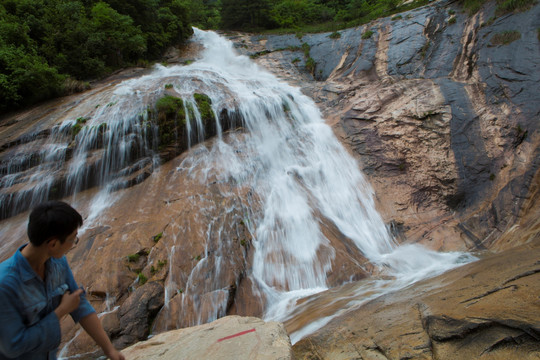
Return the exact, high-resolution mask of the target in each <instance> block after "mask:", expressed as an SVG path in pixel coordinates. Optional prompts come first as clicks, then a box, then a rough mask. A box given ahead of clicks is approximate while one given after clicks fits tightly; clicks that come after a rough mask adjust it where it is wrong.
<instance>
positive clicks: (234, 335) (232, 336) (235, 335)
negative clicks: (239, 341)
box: [218, 329, 255, 342]
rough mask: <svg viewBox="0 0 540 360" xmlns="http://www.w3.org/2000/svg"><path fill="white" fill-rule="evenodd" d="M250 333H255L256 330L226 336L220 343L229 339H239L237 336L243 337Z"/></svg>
mask: <svg viewBox="0 0 540 360" xmlns="http://www.w3.org/2000/svg"><path fill="white" fill-rule="evenodd" d="M250 332H255V329H251V330H246V331H242V332H239V333H237V334H233V335H229V336H225V337H224V338H221V339H219V340H218V342H220V341H223V340H229V339H232V338H234V337H237V336H242V335H245V334H248V333H250Z"/></svg>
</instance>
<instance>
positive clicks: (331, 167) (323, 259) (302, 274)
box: [1, 29, 474, 342]
mask: <svg viewBox="0 0 540 360" xmlns="http://www.w3.org/2000/svg"><path fill="white" fill-rule="evenodd" d="M194 41H197V42H200V43H202V44H203V46H204V48H205V50H204V52H203V54H202V57H201V58H200V59H198V60H197V61H195V62H193V63H191V64H189V65H185V66H180V65H175V66H168V67H163V66H160V65H157V66H156V68H155V69H154V70H153V71H152V72H151V73H150V74H148V75H145V76H142V77H140V78H137V79H131V80H126V81H123V82H122V83H120V84H119V85H117V86H115V87H114V89H112V90H111V91H109V92H104V93H98V94H94V95H92V97H91V98H89V99H83V100H82V101H81V103H80V105H79V106H78V107H76V108H75V109H73V110H71V111H69V112H67V113H66V114H65V115H64V118H65V119H64V121H63V122H60V125H57V126H56V127H54V130H53V133H52V134H51V135H50V136H49V138H48V140H44V141H43V148H42V150H40V151H41V152H43V155H42V159H44V160H43V164H42V165H40V166H38V167H35V168H34V171H35V172H33V173H32V174H29V173H27V172H25V173H24V174H22V175H21V174H19V175H14V171H12V170H9V169H8V170H6V171H7V174H8V175H6V176H3V178H2V180H1V181H2V182H4V183H7V182H12V183H17V182H18V183H23V182H25V181H26V182H27V183H28V184H29V185H28V191H27V192H28V193H31V195H28V194H27V192H24V193H25V194H26V195H25V196H24V199H26V200H25V201H28V199H35V200H31V201H32V202H38V201H39V200H42V199H43V198H46V197H47V196H48V195H47V194H48V192H50V191H51V189H53V188H54V181H53V180H52V178H53V175H54V174H57V173H58V172H62V173H65V175H62V176H63V178H65V179H67V181H66V184H67V186H65V187H67V188H69V189H70V190H69V191H68V190H65V191H66V193H67V194H75V195H74V199H75V200H76V198H77V195H76V194H77V192H78V191H79V189H82V188H84V187H85V182H88V181H89V178H90V175H91V176H92V178H93V179H94V180H93V182H94V183H95V185H97V186H100V187H101V188H102V189H103V190H102V193H101V195H99V196H101V197H103V194H104V193H105V194H106V193H107V192H109V191H110V190H111V189H113V188H115V186H118V181H119V180H118V179H121V176H123V175H125V173H126V172H129V171H132V172H136V171H137V170H138V169H141V168H143V167H145V166H150V167H156V166H158V165H159V164H158V159H157V156H156V153H155V144H152V143H151V142H149V141H148V140H145V139H148V136H147V134H146V132H148V131H155V129H154V128H151V127H150V128H145V127H144V126H140V124H141V118H144V117H145V116H146V115H145V111H146V108H147V106H148V104H151V103H153V102H155V100H156V99H157V98H159V97H160V96H162V95H163V92H164V90H163V89H164V87H165V85H167V86H170V85H172V87H173V88H174V90H175V92H176V93H177V94H179V95H180V96H181V97H182V98H183V99H184V101H185V103H188V104H189V103H191V104H195V101H194V99H193V93H194V92H199V93H204V94H206V95H208V96H209V97H210V98H211V100H212V108H213V111H214V112H215V113H216V114H218V112H219V111H221V110H222V109H228V111H229V112H230V113H233V112H235V113H237V114H239V115H240V118H241V119H242V123H243V124H242V125H243V127H244V129H245V131H243V132H242V133H239V134H237V135H235V134H232V135H231V136H232V138H233V141H227V142H226V141H222V140H221V139H222V136H223V134H222V132H221V129H220V128H219V124H218V140H217V141H215V142H214V146H213V147H212V148H211V149H209V151H207V152H205V153H204V154H202V155H201V154H200V153H197V154H190V155H189V156H188V157H187V158H186V160H185V161H184V164H183V166H185V167H186V168H189V166H190V164H194V163H197V164H198V166H200V164H201V163H202V164H203V168H204V171H198V172H193V173H192V175H191V176H194V177H200V179H201V181H205V178H206V177H208V176H210V175H212V176H215V177H217V178H219V179H228V181H231V179H232V180H234V182H236V183H238V184H242V185H243V186H244V187H246V188H250V189H252V191H253V192H254V193H255V194H256V195H257V196H256V199H257V200H254V201H256V204H253V205H254V207H253V209H257V210H253V211H252V212H251V213H250V214H249V216H248V217H249V219H248V220H249V221H248V226H249V230H250V231H251V233H252V234H253V238H254V240H253V246H254V257H253V267H252V269H250V270H251V271H250V273H249V276H250V277H251V279H252V280H253V282H254V283H255V284H256V285H257V286H258V288H259V289H260V291H261V296H263V297H264V299H265V300H266V301H265V304H266V308H265V310H264V317H265V319H267V320H278V321H284V322H287V321H289V322H290V321H294V318H295V317H301V316H302V312H303V311H313V306H314V305H313V304H314V303H316V297H314V294H318V293H321V292H322V291H324V290H327V289H328V288H329V284H328V275H329V274H330V273H331V272H332V270H333V269H332V261H333V259H334V258H335V256H336V251H335V249H334V247H333V246H332V244H331V241H330V240H329V239H328V238H327V237H326V236H325V235H324V233H323V230H322V228H321V223H322V222H330V223H332V224H333V225H334V226H335V227H336V228H337V229H338V230H339V232H340V233H341V234H342V235H343V236H344V237H345V238H347V239H348V240H349V241H351V242H352V243H353V244H354V247H355V249H354V251H355V252H358V253H359V254H361V255H362V256H363V257H365V258H366V259H367V260H368V261H369V262H370V263H371V264H373V265H374V266H375V267H376V268H378V269H380V271H381V273H384V275H385V276H384V278H380V279H376V280H370V281H365V282H362V283H359V284H358V286H356V287H354V289H352V290H351V291H350V292H349V293H348V295H347V296H344V297H343V298H341V299H340V301H341V302H340V305H339V307H332V306H330V305H327V306H328V309H331V311H326V312H325V311H323V310H322V306H323V305H320V307H319V308H317V309H316V311H321V315H320V316H319V318H318V319H317V320H316V321H309V322H307V323H303V324H302V325H301V326H297V327H296V328H295V331H294V332H293V333H292V334H291V338H292V341H293V342H296V341H298V340H299V339H301V338H302V337H304V336H305V335H307V334H309V333H311V332H313V331H315V330H317V329H318V328H320V327H321V326H324V325H325V324H326V323H328V321H330V320H331V319H332V318H334V317H335V316H337V315H339V314H342V313H344V312H346V311H348V310H350V309H351V308H354V307H355V306H358V305H360V304H361V303H363V302H365V301H366V300H368V299H371V298H373V297H376V296H379V295H381V294H384V293H385V292H389V291H395V290H398V289H400V288H403V287H405V286H408V285H410V284H412V283H414V282H416V281H418V280H420V279H424V278H427V277H430V276H434V275H437V274H440V273H442V272H444V271H446V270H448V269H451V268H453V267H456V266H459V265H461V264H464V263H466V262H470V261H473V260H474V257H472V256H471V255H468V254H463V253H436V252H433V251H429V250H427V249H425V248H423V247H421V246H418V245H404V246H398V244H397V243H396V241H395V240H394V239H393V238H392V236H391V235H390V233H389V231H388V228H387V226H386V225H385V223H384V221H383V219H382V217H381V216H380V214H378V212H377V211H376V209H375V203H374V194H373V190H372V189H371V187H370V185H369V183H368V182H367V181H366V179H365V178H364V176H363V174H362V173H361V171H360V170H359V167H358V164H357V163H356V161H355V160H354V159H353V158H352V157H351V156H350V155H349V154H348V153H347V151H346V150H345V149H344V148H343V146H342V145H341V144H340V143H339V141H338V140H337V138H336V137H335V135H334V134H333V132H332V130H331V128H330V127H329V126H328V125H326V124H325V122H324V119H323V118H322V117H321V114H320V112H319V110H318V109H317V106H316V105H315V103H314V102H313V101H312V100H311V99H310V98H308V97H307V96H305V95H303V94H302V93H301V92H300V90H299V89H298V88H295V87H292V86H289V85H288V84H286V83H284V82H281V81H279V80H278V79H277V78H276V77H275V76H273V75H272V74H270V73H269V72H267V71H265V70H263V69H261V68H260V67H259V66H257V65H256V64H255V63H254V62H253V61H252V60H250V59H249V58H248V57H246V56H242V55H239V54H237V53H236V52H235V50H234V48H233V45H232V43H231V42H229V41H228V40H226V39H224V38H222V37H220V36H218V35H217V34H216V33H213V32H204V31H200V30H197V29H195V35H194ZM195 108H196V107H195ZM192 116H195V119H194V121H188V122H187V126H188V129H187V130H188V132H189V133H190V134H192V133H193V134H195V135H194V136H190V137H189V138H190V139H196V140H197V142H199V141H201V140H202V139H204V134H203V125H202V124H201V121H200V114H199V113H198V112H197V111H195V112H194V113H193V115H192ZM79 118H83V119H87V120H84V121H85V122H84V126H83V127H82V130H81V131H80V132H79V133H78V134H77V135H76V140H77V141H76V143H77V146H76V147H75V148H74V149H69V146H68V143H69V141H71V139H69V141H68V140H66V136H67V135H66V129H67V128H68V127H69V128H72V127H73V126H75V125H76V123H77V121H79V122H82V121H83V120H74V119H79ZM143 120H144V119H143ZM102 124H106V125H102ZM193 124H195V125H193ZM99 139H102V140H99ZM100 141H103V142H104V143H105V144H106V146H102V144H100V145H97V143H98V142H100ZM99 146H102V149H103V150H101V151H100V152H98V153H97V155H93V156H94V157H95V158H94V159H91V160H92V161H93V164H94V165H93V166H91V167H89V166H88V163H89V159H88V154H87V152H88V151H89V150H90V149H96V148H97V147H99ZM68 151H72V152H73V153H72V156H71V157H70V159H69V161H68V160H65V164H63V161H64V159H66V154H67V152H68ZM48 157H50V159H49V158H48ZM13 161H14V162H13V164H11V165H9V166H11V169H15V168H17V169H19V168H20V167H21V163H22V162H23V160H21V159H19V158H16V157H15V158H14V160H13ZM17 161H18V162H17ZM134 163H135V164H138V165H137V166H135V167H134V165H133V164H134ZM204 164H207V165H206V167H205V166H204ZM43 174H47V176H44V175H43ZM30 182H31V183H32V184H33V185H32V184H30ZM31 189H32V190H31ZM3 196H4V197H3V198H2V208H3V210H5V206H6V204H8V200H7V197H8V195H6V194H4V195H3ZM9 196H11V198H10V199H11V200H9V201H11V202H9V204H14V202H13V201H14V200H13V199H12V198H13V196H12V195H9ZM105 197H106V196H105ZM21 201H22V200H21ZM95 203H96V204H98V205H96V208H97V209H99V211H102V210H103V209H102V207H100V206H99V204H102V203H103V202H101V201H100V200H99V199H98V200H96V201H95ZM250 205H251V204H245V206H250ZM96 219H99V215H97V213H96V214H90V215H89V218H88V220H87V223H91V222H92V221H97V220H96ZM171 252H173V253H174V248H173V249H171ZM358 266H359V267H361V264H359V265H358ZM166 285H167V286H168V289H167V291H166V297H170V295H168V294H170V293H171V292H172V291H175V290H176V289H174V286H175V284H174V281H172V280H170V281H169V282H168V284H166ZM303 298H306V299H309V300H308V301H304V302H302V305H299V304H298V300H300V299H303ZM166 300H168V299H166ZM337 300H338V299H333V301H332V303H334V304H335V303H336V301H337ZM321 304H322V303H321ZM325 306H326V305H325Z"/></svg>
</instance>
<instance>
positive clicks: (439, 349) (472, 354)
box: [293, 240, 540, 360]
mask: <svg viewBox="0 0 540 360" xmlns="http://www.w3.org/2000/svg"><path fill="white" fill-rule="evenodd" d="M538 259H540V240H536V241H534V242H532V243H530V244H528V245H523V246H521V247H518V248H515V249H512V250H508V251H507V252H505V253H504V254H497V255H492V256H489V257H486V258H484V259H481V260H479V261H477V262H474V263H471V264H468V265H465V266H463V267H461V268H457V269H455V270H451V271H449V272H447V273H445V274H443V275H440V276H438V277H436V278H432V279H429V280H425V281H422V282H419V283H416V284H414V285H412V286H410V287H409V288H407V289H405V290H402V291H400V292H397V293H391V294H388V295H385V296H382V297H379V298H377V299H375V300H373V301H371V302H368V303H367V304H365V305H363V306H361V307H360V308H359V309H357V310H354V311H351V312H349V313H347V314H345V315H343V316H340V317H339V318H337V319H334V320H333V321H332V322H331V323H330V324H329V325H327V326H326V327H325V328H324V329H322V330H320V331H318V332H316V333H315V334H313V335H311V336H308V337H306V338H304V339H302V340H301V341H299V342H298V343H296V344H295V345H294V346H293V352H294V355H295V357H296V358H298V359H332V360H340V359H353V358H361V359H379V358H380V359H403V358H408V359H483V358H486V359H538V357H539V356H540V336H539V334H540V303H539V301H538V294H539V293H540V261H539V260H538ZM334 296H336V297H339V294H334Z"/></svg>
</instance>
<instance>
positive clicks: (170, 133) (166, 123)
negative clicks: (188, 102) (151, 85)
mask: <svg viewBox="0 0 540 360" xmlns="http://www.w3.org/2000/svg"><path fill="white" fill-rule="evenodd" d="M156 112H157V116H155V115H154V114H153V113H152V111H149V115H151V116H152V115H154V116H155V119H156V121H157V125H158V129H159V130H158V135H159V146H160V147H163V146H168V145H171V144H173V143H176V142H177V141H178V140H179V139H181V138H182V136H181V134H183V132H184V127H185V125H186V112H185V110H184V102H183V101H182V99H180V98H177V97H174V96H171V95H166V96H164V97H162V98H161V99H159V100H158V101H157V102H156Z"/></svg>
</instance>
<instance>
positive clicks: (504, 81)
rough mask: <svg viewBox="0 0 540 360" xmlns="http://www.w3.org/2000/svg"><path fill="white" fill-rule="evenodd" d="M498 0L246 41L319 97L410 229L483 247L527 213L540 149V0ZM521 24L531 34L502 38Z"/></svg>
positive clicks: (435, 239)
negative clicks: (509, 5) (310, 63)
mask: <svg viewBox="0 0 540 360" xmlns="http://www.w3.org/2000/svg"><path fill="white" fill-rule="evenodd" d="M495 6H496V4H495V3H488V4H487V5H486V6H485V8H484V9H482V10H481V11H480V12H479V13H477V14H476V15H474V16H469V15H467V14H466V13H464V12H463V10H462V8H461V7H460V5H459V4H458V3H456V2H453V1H438V2H435V3H433V4H431V5H429V6H426V7H423V8H419V9H416V10H412V11H409V12H406V13H403V14H400V16H398V17H392V18H385V19H381V20H378V21H375V22H372V23H370V24H368V25H365V26H361V27H358V28H354V29H347V30H343V31H340V34H341V37H340V38H338V39H331V38H329V34H312V35H305V36H303V37H302V38H301V39H299V38H297V37H296V36H294V35H283V36H267V37H264V36H263V37H261V36H253V37H248V36H245V35H244V36H240V37H237V38H236V41H237V43H238V44H239V46H238V48H239V50H240V51H244V52H246V54H256V55H257V56H256V61H258V62H259V64H261V65H262V66H264V67H266V68H267V69H269V70H270V71H274V72H275V73H276V74H277V75H278V76H281V77H282V78H284V79H287V80H288V81H290V82H292V83H295V84H297V85H299V86H301V87H302V88H303V90H304V91H305V92H306V93H308V94H309V95H311V96H312V97H313V98H314V99H316V101H317V102H318V103H319V105H320V107H321V109H322V111H323V113H324V114H325V116H326V118H327V119H328V122H329V123H331V124H332V125H333V127H334V130H335V132H336V133H337V134H339V135H340V136H341V138H342V139H343V142H344V143H345V144H348V146H349V148H350V149H351V152H352V153H353V154H354V155H355V156H356V157H357V158H358V160H359V162H360V163H361V166H362V168H363V170H364V171H365V172H366V173H367V174H368V176H369V177H370V179H371V182H372V185H373V186H374V188H375V190H376V193H377V196H378V199H379V203H380V209H381V211H382V212H383V214H384V215H385V216H386V219H387V221H388V223H389V224H390V226H392V228H393V230H394V232H395V234H396V236H397V237H398V238H401V239H402V240H404V239H407V241H411V242H421V243H423V244H425V245H427V246H428V247H430V248H433V249H437V250H455V249H460V250H481V249H485V248H491V247H492V245H493V244H494V243H495V242H496V241H497V239H498V238H499V237H500V236H501V234H502V233H503V232H504V231H505V230H507V229H508V228H510V227H512V226H513V225H514V224H515V222H516V221H518V220H519V217H520V209H522V207H523V204H524V201H525V200H526V199H527V193H528V189H529V187H530V184H531V181H532V177H533V176H534V174H535V173H536V171H537V170H538V166H539V158H540V157H539V156H538V155H539V153H538V152H539V146H538V145H539V141H540V138H539V136H538V129H539V126H540V123H539V121H538V120H539V116H540V105H538V104H539V103H538V99H539V98H538V89H539V88H538V83H539V80H540V71H539V67H538V65H539V62H540V49H539V45H538V44H539V40H538V36H537V28H538V26H539V25H540V20H539V19H540V17H539V14H540V7H539V6H538V4H536V5H534V6H533V7H532V8H530V9H528V10H527V11H524V12H516V13H511V14H506V15H503V16H499V17H495V16H494V12H495ZM452 18H453V19H455V21H454V20H452V21H450V19H452ZM509 30H512V31H517V32H518V33H519V34H520V37H519V39H518V40H516V41H514V42H512V43H510V44H508V45H501V44H498V43H497V42H496V40H495V39H494V37H495V36H496V35H497V34H500V33H502V32H504V31H509ZM368 32H372V35H371V36H369V37H368V36H367V35H368V34H369V33H368ZM363 35H364V36H363ZM246 43H248V44H249V45H248V46H247V47H246ZM240 45H241V46H240ZM306 48H307V49H309V56H310V57H311V58H313V59H314V60H315V62H316V68H315V70H314V71H311V69H307V68H306V67H305V56H304V55H303V53H302V51H303V50H305V49H306ZM298 59H301V61H298ZM517 243H519V241H518V242H517Z"/></svg>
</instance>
